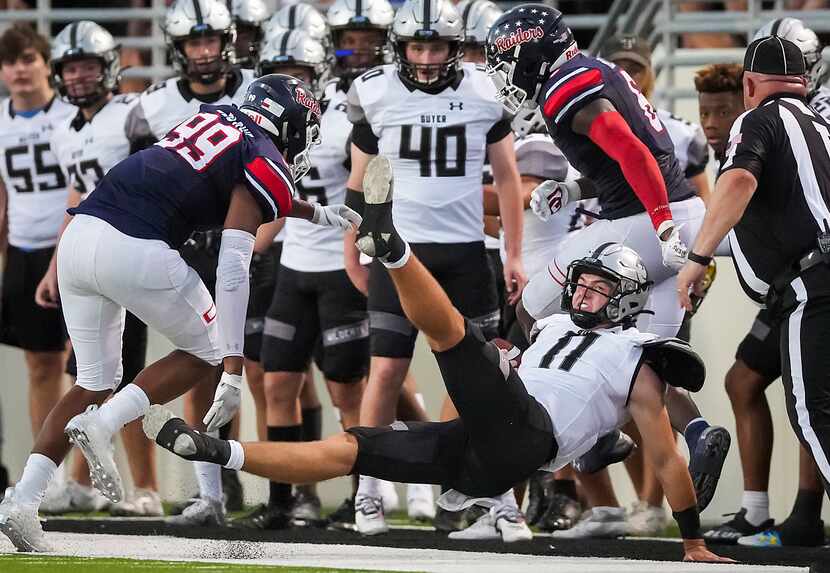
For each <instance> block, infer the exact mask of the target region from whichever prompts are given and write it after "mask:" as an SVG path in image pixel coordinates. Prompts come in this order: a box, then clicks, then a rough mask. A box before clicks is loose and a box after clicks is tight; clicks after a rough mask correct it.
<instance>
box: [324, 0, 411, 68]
mask: <svg viewBox="0 0 830 573" xmlns="http://www.w3.org/2000/svg"><path fill="white" fill-rule="evenodd" d="M394 18H395V11H394V10H393V9H392V5H391V4H389V2H388V1H387V0H335V2H334V3H333V4H332V5H331V6H329V10H328V12H327V13H326V19H327V20H328V24H329V28H330V29H331V36H332V44H333V46H334V58H335V69H334V75H335V76H337V77H339V78H341V79H346V80H349V81H350V80H351V79H353V78H356V77H357V76H359V75H360V74H362V73H363V72H365V71H366V70H368V69H369V68H372V67H374V66H378V65H381V64H383V63H385V56H386V53H387V50H386V49H385V47H386V35H387V34H388V32H389V28H390V27H391V26H392V21H393V19H394ZM349 30H376V31H377V32H376V33H377V34H378V36H379V38H378V45H377V46H374V47H372V48H371V49H369V50H368V51H363V52H362V53H361V51H359V50H355V49H353V48H346V47H344V46H343V45H342V39H343V33H344V32H346V31H349ZM364 60H365V61H364Z"/></svg>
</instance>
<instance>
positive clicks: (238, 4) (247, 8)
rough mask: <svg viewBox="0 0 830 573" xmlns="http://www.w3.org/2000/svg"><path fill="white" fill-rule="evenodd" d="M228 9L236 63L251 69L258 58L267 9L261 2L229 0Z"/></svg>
mask: <svg viewBox="0 0 830 573" xmlns="http://www.w3.org/2000/svg"><path fill="white" fill-rule="evenodd" d="M228 7H229V8H230V11H231V17H232V18H233V22H234V25H235V26H236V46H235V52H236V63H237V64H239V65H240V66H242V67H243V68H253V67H254V66H256V63H257V58H258V56H259V45H260V43H261V42H262V36H263V32H262V25H263V23H264V22H265V20H267V19H268V7H267V6H266V5H265V2H263V0H229V1H228Z"/></svg>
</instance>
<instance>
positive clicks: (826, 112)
mask: <svg viewBox="0 0 830 573" xmlns="http://www.w3.org/2000/svg"><path fill="white" fill-rule="evenodd" d="M810 107H812V108H813V109H814V110H816V111H817V112H818V114H819V115H820V116H821V117H823V118H824V119H825V120H827V121H828V122H830V88H828V87H827V86H821V87H820V88H819V89H818V91H817V92H816V94H815V95H814V96H813V98H812V99H811V100H810Z"/></svg>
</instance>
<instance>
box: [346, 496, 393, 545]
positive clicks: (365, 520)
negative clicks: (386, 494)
mask: <svg viewBox="0 0 830 573" xmlns="http://www.w3.org/2000/svg"><path fill="white" fill-rule="evenodd" d="M354 523H355V527H356V529H357V532H358V533H360V534H362V535H379V534H381V533H386V532H387V531H389V526H388V525H387V524H386V519H385V518H384V515H383V501H382V500H381V498H379V497H370V496H368V495H362V494H357V496H355V500H354Z"/></svg>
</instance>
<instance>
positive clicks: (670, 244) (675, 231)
mask: <svg viewBox="0 0 830 573" xmlns="http://www.w3.org/2000/svg"><path fill="white" fill-rule="evenodd" d="M660 250H661V251H662V253H663V264H664V265H665V266H666V267H668V268H670V269H671V270H673V271H675V272H679V271H680V269H682V268H683V265H685V264H686V257H687V256H688V254H689V248H688V247H687V246H686V245H685V244H684V243H683V239H681V238H680V227H672V230H671V234H669V237H668V239H666V240H665V241H663V240H660Z"/></svg>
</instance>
